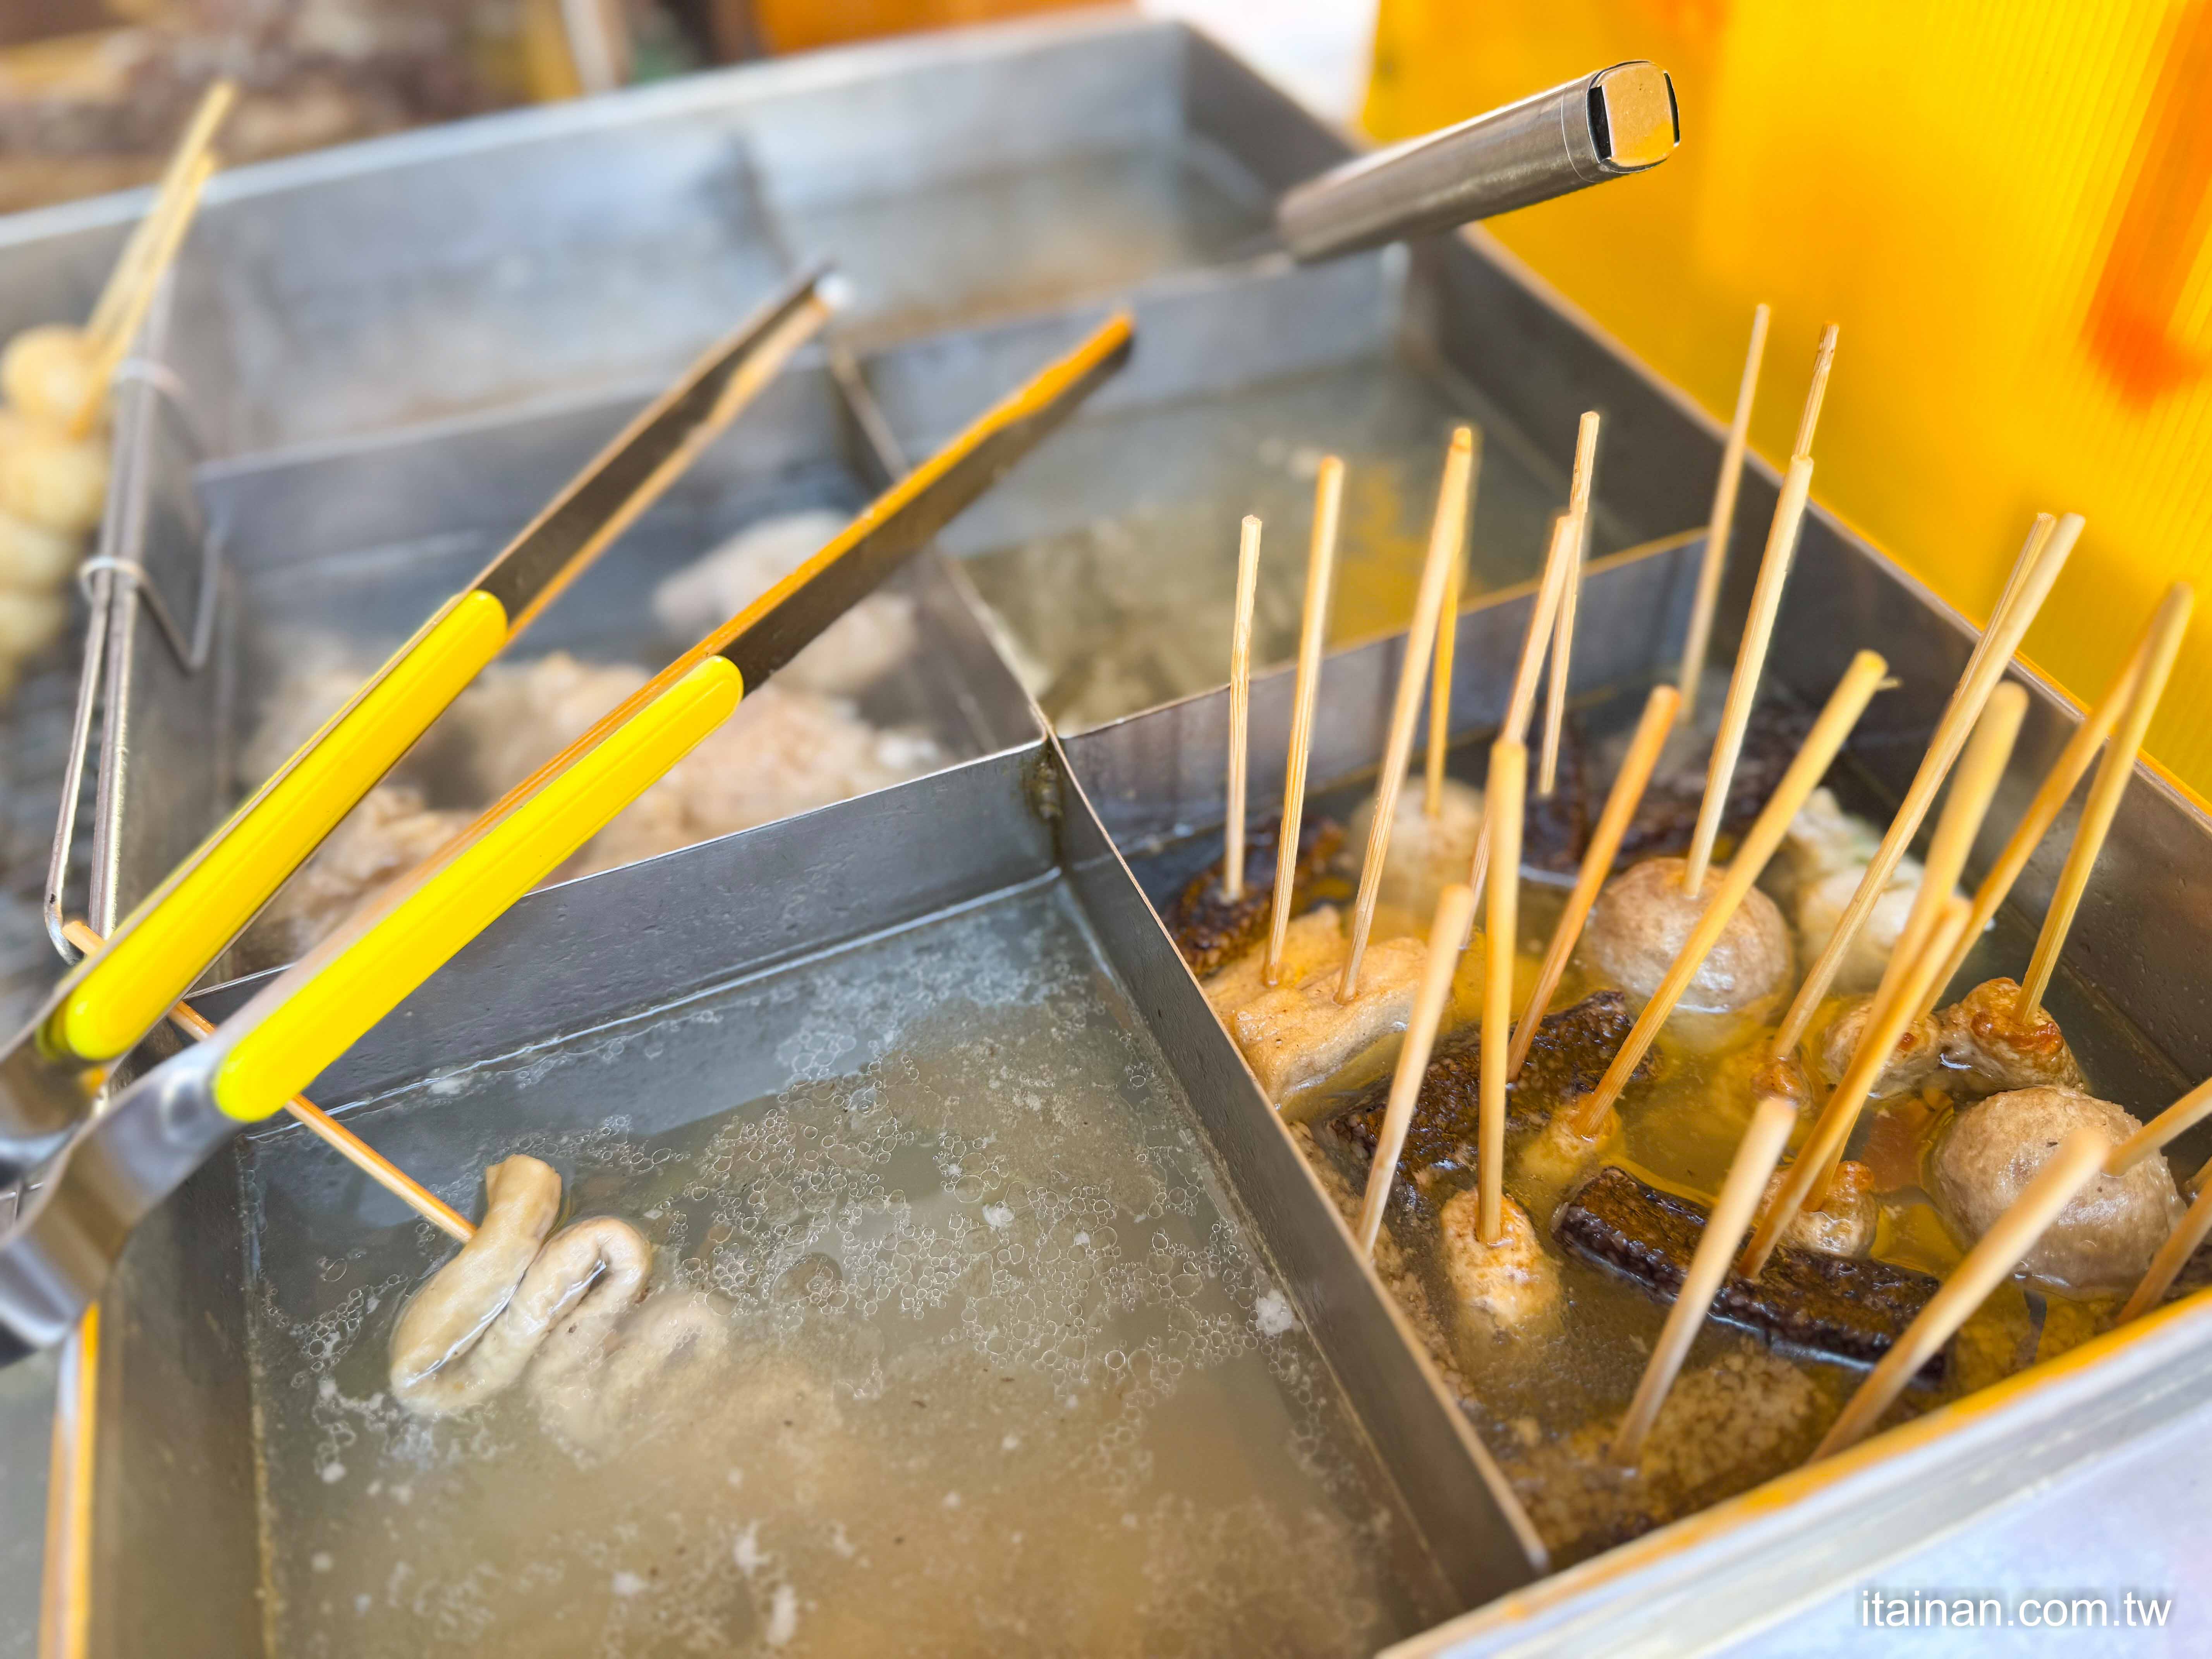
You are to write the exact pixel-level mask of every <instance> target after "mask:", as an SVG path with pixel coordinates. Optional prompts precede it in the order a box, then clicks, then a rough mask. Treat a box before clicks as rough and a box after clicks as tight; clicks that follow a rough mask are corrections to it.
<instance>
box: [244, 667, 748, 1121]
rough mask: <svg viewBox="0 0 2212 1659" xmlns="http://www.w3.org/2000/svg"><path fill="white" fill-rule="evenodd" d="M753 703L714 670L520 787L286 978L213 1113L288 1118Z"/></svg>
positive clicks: (737, 683) (250, 1034)
mask: <svg viewBox="0 0 2212 1659" xmlns="http://www.w3.org/2000/svg"><path fill="white" fill-rule="evenodd" d="M743 696H744V676H743V675H742V674H740V673H739V672H738V668H737V665H736V664H734V663H732V662H731V661H730V660H729V659H727V658H726V657H708V658H707V659H704V660H703V661H701V662H699V663H697V664H696V665H694V666H693V667H692V668H691V670H690V671H689V672H688V673H686V674H684V676H683V678H680V679H678V681H676V683H675V684H672V685H671V686H670V687H668V689H667V690H664V691H662V692H661V693H660V694H659V696H655V697H653V698H652V699H651V701H649V702H646V703H645V704H644V705H643V706H642V707H641V708H638V709H637V710H636V711H635V712H634V713H633V714H630V715H629V718H628V719H627V720H623V722H622V723H621V724H620V725H619V726H615V727H614V728H613V729H612V730H611V731H608V732H605V735H603V736H601V737H600V738H599V740H598V741H597V742H596V743H594V744H592V747H590V748H589V749H587V750H585V751H584V752H583V753H582V754H580V755H579V756H577V757H576V758H575V759H574V761H572V762H570V763H568V765H567V766H566V767H565V768H563V769H560V770H558V771H554V770H552V769H551V766H550V765H549V767H548V768H547V769H544V770H541V771H540V772H539V773H538V774H537V775H535V776H533V777H532V778H531V779H530V780H528V781H526V782H525V783H524V784H522V785H521V786H520V787H518V788H517V789H516V790H515V791H514V792H513V794H511V795H510V796H509V797H508V798H507V801H506V802H504V803H502V804H501V806H500V807H499V808H495V810H494V812H493V814H492V815H490V817H489V821H488V822H487V823H485V825H484V827H483V829H480V830H479V831H477V833H476V834H475V835H474V836H471V837H470V838H468V839H467V840H465V841H464V842H461V843H460V844H459V845H458V846H457V847H456V848H453V850H452V851H450V852H449V853H448V854H446V855H445V856H444V857H443V858H442V860H441V861H440V862H439V863H438V864H437V865H436V866H434V867H433V868H432V869H430V870H429V871H428V872H427V873H426V874H424V875H423V876H422V877H421V878H419V879H417V880H416V882H415V883H414V884H412V885H411V886H410V888H408V889H407V890H405V891H404V893H403V894H401V895H399V896H397V897H395V898H394V899H392V900H391V901H390V902H388V903H387V904H386V906H385V908H382V909H381V910H380V912H379V913H378V914H377V915H375V917H374V920H373V921H368V923H367V924H366V926H365V927H360V928H359V929H358V930H356V929H354V928H349V929H348V930H346V932H345V933H341V934H340V935H338V936H337V938H335V939H332V940H331V943H330V945H329V946H327V947H325V949H323V950H319V951H316V952H315V953H314V954H313V955H311V956H309V957H307V959H306V960H305V961H304V962H302V963H301V964H300V966H299V967H298V968H295V969H292V970H291V971H290V973H288V974H287V975H286V976H285V977H286V978H287V979H290V978H293V977H294V976H295V975H298V976H301V982H300V983H298V984H296V986H295V987H294V988H293V989H291V990H290V991H289V994H286V995H285V997H284V1000H283V1001H281V1002H278V1003H277V1004H276V1006H274V1007H272V1008H270V1011H269V1012H267V1013H266V1014H265V1015H264V1016H262V1017H261V1018H259V1019H258V1020H256V1021H255V1022H254V1023H253V1024H252V1026H251V1027H250V1029H248V1030H246V1031H245V1032H243V1033H242V1034H241V1035H240V1036H239V1037H238V1038H237V1039H236V1040H235V1041H234V1042H233V1043H232V1044H231V1046H230V1052H229V1053H228V1055H226V1056H225V1058H224V1060H223V1061H222V1065H221V1066H219V1067H218V1068H217V1070H216V1075H215V1099H216V1104H217V1105H218V1106H220V1107H221V1108H222V1109H223V1110H224V1111H225V1112H227V1113H228V1114H229V1115H231V1116H233V1117H236V1118H242V1119H245V1120H247V1121H254V1120H258V1119H260V1118H264V1117H267V1116H269V1115H271V1114H272V1113H275V1112H277V1111H279V1110H281V1109H283V1105H284V1103H285V1102H286V1101H288V1100H289V1099H290V1098H291V1097H293V1096H294V1095H296V1094H298V1093H299V1092H301V1091H302V1090H303V1089H305V1088H306V1087H307V1085H308V1084H310V1083H311V1082H313V1080H314V1079H315V1077H316V1075H317V1074H318V1073H320V1072H321V1071H322V1070H323V1069H324V1067H325V1066H328V1065H329V1064H330V1063H331V1061H332V1060H336V1059H337V1057H338V1056H339V1055H340V1054H343V1053H344V1052H345V1051H346V1050H347V1049H348V1048H351V1047H352V1046H353V1044H354V1043H355V1042H356V1041H358V1040H359V1039H360V1038H361V1037H362V1036H363V1035H364V1034H365V1033H366V1032H367V1031H368V1029H369V1028H370V1027H371V1026H373V1025H374V1024H376V1023H377V1021H379V1020H380V1019H382V1018H384V1017H385V1015H386V1014H388V1013H390V1012H392V1009H394V1008H396V1007H398V1006H399V1004H400V1003H401V1002H402V1001H404V1000H405V999H406V997H407V995H408V994H410V992H412V991H413V990H414V989H415V987H416V986H418V985H420V984H421V983H422V981H424V980H426V979H428V978H429V976H430V975H432V974H434V973H435V972H436V971H437V970H438V969H440V968H441V967H443V966H444V965H445V964H446V963H447V962H448V961H450V960H451V959H452V958H453V956H454V955H455V954H456V953H457V952H458V951H459V950H460V949H461V947H462V946H463V945H466V944H467V943H468V942H469V941H470V940H471V939H474V938H475V937H476V936H477V934H478V933H482V932H483V930H484V929H485V928H486V927H489V926H490V925H491V924H492V922H493V921H495V920H496V919H497V918H498V917H499V915H500V914H501V912H502V911H504V910H505V909H507V907H508V906H509V905H511V904H513V902H515V901H516V900H517V899H519V898H520V897H521V896H523V895H524V894H525V893H526V892H528V891H529V890H531V889H532V888H533V887H535V886H536V885H538V883H539V882H541V881H543V880H544V878H546V877H547V876H549V875H550V874H551V873H552V872H553V871H554V870H555V869H556V868H557V867H558V866H560V864H561V863H562V860H566V859H567V858H568V855H569V854H572V853H574V851H575V850H576V849H577V848H580V847H581V846H582V845H583V844H584V843H585V842H587V841H589V840H590V839H591V838H592V836H596V835H597V834H599V831H600V830H601V829H605V827H606V825H607V823H609V821H610V820H611V819H612V818H613V817H615V815H616V814H617V813H618V812H620V811H622V810H623V808H624V807H625V806H628V805H629V804H630V802H632V801H633V800H635V799H637V798H638V796H640V795H641V794H642V793H645V791H646V790H647V788H648V787H650V786H651V785H652V784H653V782H654V781H656V780H657V779H659V777H660V776H661V775H662V774H663V773H665V772H666V771H667V770H668V769H669V768H670V767H671V766H673V765H675V764H676V763H677V762H678V761H679V760H681V759H683V758H684V756H685V755H687V754H689V753H690V751H691V750H692V749H693V748H694V747H695V746H696V744H698V743H699V741H700V740H701V739H702V738H704V737H706V735H707V734H708V732H712V731H713V730H714V728H715V727H716V726H720V724H721V723H722V722H723V721H724V720H727V719H728V718H729V717H730V715H731V714H732V712H733V711H734V710H735V709H736V708H737V706H738V701H739V699H740V698H742V697H743ZM549 774H550V775H549ZM278 988H280V987H271V989H272V990H276V989H278ZM248 1017H249V1016H246V1015H241V1016H240V1018H248Z"/></svg>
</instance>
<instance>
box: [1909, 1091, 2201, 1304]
mask: <svg viewBox="0 0 2212 1659" xmlns="http://www.w3.org/2000/svg"><path fill="white" fill-rule="evenodd" d="M2082 1127H2088V1128H2093V1129H2094V1130H2096V1131H2097V1132H2098V1133H2100V1134H2101V1135H2103V1136H2104V1137H2105V1138H2106V1139H2107V1140H2109V1141H2110V1142H2111V1143H2112V1145H2114V1146H2118V1145H2119V1143H2120V1142H2121V1141H2123V1140H2124V1139H2127V1138H2128V1137H2129V1136H2130V1135H2131V1134H2133V1133H2135V1132H2136V1130H2137V1129H2140V1128H2141V1127H2142V1124H2140V1123H2138V1122H2137V1121H2136V1119H2135V1118H2134V1116H2133V1115H2131V1114H2130V1113H2128V1112H2126V1111H2124V1110H2123V1109H2121V1108H2119V1107H2118V1106H2115V1105H2114V1104H2112V1102H2111V1101H2109V1100H2099V1099H2097V1098H2095V1097H2093V1096H2090V1095H2086V1094H2082V1093H2081V1092H2079V1091H2075V1090H2072V1089H2051V1088H2038V1089H2015V1090H2012V1091H2008V1092H2007V1093H2004V1094H2001V1095H1991V1096H1990V1097H1989V1098H1988V1099H1987V1100H1984V1101H1981V1102H1978V1103H1976V1104H1975V1105H1972V1106H1970V1107H1968V1108H1967V1109H1966V1110H1965V1111H1963V1112H1961V1113H1960V1114H1959V1115H1958V1116H1957V1118H1956V1119H1954V1121H1953V1122H1952V1125H1951V1129H1950V1132H1949V1133H1948V1134H1947V1135H1946V1136H1945V1137H1944V1139H1943V1143H1942V1146H1939V1147H1938V1148H1937V1149H1936V1157H1935V1159H1934V1170H1935V1176H1936V1191H1937V1193H1938V1194H1939V1195H1940V1197H1941V1198H1942V1202H1943V1207H1944V1210H1945V1211H1946V1212H1947V1213H1948V1215H1949V1216H1950V1218H1951V1219H1952V1220H1953V1221H1954V1222H1955V1223H1956V1224H1957V1225H1959V1226H1960V1228H1962V1229H1963V1230H1964V1231H1966V1235H1967V1236H1968V1237H1969V1238H1974V1239H1978V1238H1979V1237H1981V1236H1982V1235H1983V1234H1984V1233H1985V1232H1987V1231H1989V1229H1990V1226H1991V1225H1992V1224H1994V1223H1995V1222H1996V1219H1997V1218H1998V1217H1999V1216H2001V1215H2002V1214H2003V1213H2004V1212H2005V1211H2006V1210H2007V1209H2008V1208H2009V1207H2010V1206H2011V1204H2012V1202H2013V1200H2015V1199H2016V1198H2018V1197H2019V1196H2020V1194H2021V1190H2022V1189H2023V1188H2025V1187H2026V1186H2027V1183H2028V1182H2030V1181H2032V1180H2033V1179H2034V1177H2035V1175H2036V1172H2037V1171H2038V1170H2040V1169H2041V1168H2042V1167H2043V1164H2044V1161H2045V1159H2046V1158H2049V1157H2050V1156H2051V1152H2052V1150H2053V1149H2054V1148H2055V1147H2057V1146H2058V1144H2059V1143H2060V1142H2061V1141H2063V1140H2064V1139H2066V1137H2067V1135H2068V1134H2069V1133H2071V1132H2072V1131H2074V1130H2075V1129H2079V1128H2082ZM2181 1213H2182V1204H2181V1196H2180V1194H2179V1193H2177V1192H2176V1191H2175V1190H2174V1185H2173V1176H2172V1172H2171V1171H2170V1170H2167V1168H2166V1159H2165V1158H2164V1157H2162V1156H2160V1155H2159V1154H2157V1153H2153V1154H2152V1155H2151V1156H2150V1157H2148V1158H2144V1159H2143V1160H2142V1162H2141V1163H2140V1164H2136V1166H2135V1167H2134V1168H2132V1169H2130V1170H2129V1171H2128V1172H2127V1173H2126V1174H2125V1175H2123V1176H2112V1175H2105V1174H2102V1173H2100V1174H2099V1175H2097V1176H2095V1177H2094V1178H2093V1179H2092V1180H2091V1181H2090V1182H2089V1184H2088V1185H2087V1186H2086V1187H2084V1188H2082V1189H2081V1191H2080V1192H2079V1193H2077V1194H2075V1196H2074V1199H2073V1200H2072V1201H2071V1202H2070V1203H2069V1204H2068V1205H2067V1206H2066V1207H2065V1208H2064V1209H2063V1210H2061V1211H2060V1212H2058V1218H2057V1220H2056V1221H2054V1222H2053V1223H2051V1226H2050V1227H2049V1228H2048V1229H2047V1230H2045V1232H2044V1235H2043V1237H2041V1238H2040V1239H2039V1240H2037V1241H2036V1244H2035V1248H2034V1249H2032V1250H2030V1251H2029V1252H2028V1253H2027V1257H2026V1259H2025V1260H2024V1261H2022V1262H2021V1270H2022V1271H2023V1272H2025V1273H2028V1274H2029V1275H2031V1276H2032V1277H2033V1278H2036V1279H2047V1280H2049V1281H2051V1283H2052V1284H2053V1285H2057V1286H2059V1287H2061V1288H2063V1289H2065V1290H2068V1291H2073V1292H2075V1293H2076V1294H2095V1293H2099V1292H2104V1293H2118V1292H2119V1291H2124V1290H2126V1289H2127V1288H2128V1287H2129V1286H2130V1285H2133V1284H2135V1283H2136V1280H2138V1279H2141V1278H2142V1275H2143V1270H2144V1269H2145V1268H2147V1267H2149V1266H2150V1259H2151V1257H2152V1255H2154V1254H2155V1253H2156V1251H2157V1249H2158V1247H2159V1246H2160V1244H2161V1243H2164V1242H2165V1240H2166V1235H2167V1234H2169V1233H2171V1232H2172V1231H2173V1228H2174V1224H2175V1223H2177V1222H2178V1221H2179V1220H2180V1218H2181Z"/></svg>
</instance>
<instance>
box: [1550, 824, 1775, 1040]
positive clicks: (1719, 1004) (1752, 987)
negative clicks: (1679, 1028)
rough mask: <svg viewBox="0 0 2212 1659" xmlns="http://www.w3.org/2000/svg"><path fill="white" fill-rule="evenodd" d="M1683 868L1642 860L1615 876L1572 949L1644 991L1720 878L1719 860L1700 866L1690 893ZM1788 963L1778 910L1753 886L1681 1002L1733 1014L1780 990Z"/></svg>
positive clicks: (1634, 990)
mask: <svg viewBox="0 0 2212 1659" xmlns="http://www.w3.org/2000/svg"><path fill="white" fill-rule="evenodd" d="M1687 868H1688V866H1686V864H1685V863H1684V862H1683V860H1680V859H1677V858H1656V859H1646V860H1644V862H1643V863H1641V864H1639V865H1638V866H1635V867H1634V868H1633V869H1631V870H1627V871H1625V872H1622V873H1621V874H1620V875H1618V876H1615V877H1614V878H1613V879H1612V880H1611V881H1609V882H1607V884H1605V890H1604V891H1603V892H1601V893H1600V894H1599V895H1598V897H1597V902H1596V904H1595V905H1594V906H1593V907H1592V908H1591V909H1590V914H1589V921H1588V922H1587V923H1586V924H1585V925H1584V927H1583V936H1582V938H1581V939H1580V940H1579V941H1577V944H1576V945H1575V954H1576V955H1577V957H1580V958H1581V959H1582V960H1583V962H1584V963H1588V964H1589V967H1590V968H1591V969H1594V970H1595V972H1596V973H1598V974H1599V975H1601V976H1602V977H1603V978H1605V979H1607V980H1610V981H1612V982H1613V984H1615V985H1618V986H1620V987H1622V988H1623V989H1625V990H1626V991H1627V992H1628V994H1630V995H1631V996H1632V997H1634V998H1636V999H1637V1000H1639V1001H1641V1000H1643V999H1644V998H1646V997H1648V996H1650V994H1652V992H1654V991H1656V990H1657V989H1658V988H1659V983H1660V981H1662V980H1663V979H1665V978H1666V977H1667V970H1668V969H1669V968H1671V967H1672V966H1673V965H1674V958H1675V957H1677V956H1679V955H1680V953H1681V950H1682V945H1683V943H1684V942H1685V941H1686V939H1688V938H1689V937H1690V934H1691V932H1692V930H1693V929H1694V928H1695V927H1697V925H1698V921H1699V918H1700V917H1702V916H1703V915H1705V906H1706V905H1707V904H1708V903H1709V902H1711V898H1712V895H1713V893H1714V891H1715V890H1717V889H1718V888H1719V886H1720V884H1721V882H1722V879H1723V871H1722V870H1721V869H1720V868H1719V866H1714V867H1713V868H1711V869H1709V870H1707V871H1706V872H1705V890H1704V891H1703V892H1701V893H1699V895H1698V896H1696V897H1695V898H1692V897H1691V896H1689V895H1688V894H1686V893H1685V892H1684V891H1683V890H1682V876H1683V873H1684V872H1685V871H1686V869H1687ZM1793 966H1794V963H1793V962H1792V959H1791V955H1790V930H1789V928H1788V927H1786V926H1785V925H1784V922H1783V920H1782V913H1781V912H1780V911H1779V910H1778V909H1776V908H1774V901H1773V900H1772V899H1771V898H1769V897H1767V896H1766V895H1765V894H1764V893H1762V892H1760V891H1759V890H1758V889H1757V888H1756V887H1754V888H1753V889H1752V890H1750V891H1749V892H1748V893H1746V894H1745V895H1744V897H1743V902H1742V903H1741V904H1740V905H1738V906H1737V907H1736V912H1735V915H1733V916H1730V917H1729V923H1728V926H1727V927H1725V928H1723V929H1722V931H1721V936H1720V939H1719V940H1718V941H1717V943H1716V944H1715V945H1713V948H1712V949H1711V951H1709V952H1707V954H1706V956H1705V961H1704V962H1702V963H1699V966H1698V971H1697V974H1696V975H1695V977H1693V978H1692V980H1691V981H1690V988H1689V989H1688V990H1686V991H1685V992H1684V993H1683V994H1682V1000H1681V1002H1680V1007H1681V1008H1682V1009H1683V1010H1684V1011H1685V1012H1689V1013H1698V1014H1727V1013H1734V1012H1736V1011H1737V1010H1738V1009H1741V1008H1746V1007H1748V1006H1751V1005H1752V1004H1753V1003H1754V1002H1757V1001H1759V1000H1760V999H1761V998H1763V997H1768V996H1771V995H1773V994H1775V993H1776V992H1778V991H1780V990H1781V989H1782V988H1783V987H1784V986H1785V985H1787V984H1788V983H1789V980H1790V969H1791V968H1792V967H1793Z"/></svg>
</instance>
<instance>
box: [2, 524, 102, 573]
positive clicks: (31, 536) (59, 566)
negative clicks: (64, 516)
mask: <svg viewBox="0 0 2212 1659" xmlns="http://www.w3.org/2000/svg"><path fill="white" fill-rule="evenodd" d="M83 545H84V544H83V542H82V539H81V538H78V537H76V536H69V535H64V534H63V533H62V532H60V531H58V530H49V529H47V528H46V526H44V525H38V524H33V523H32V522H31V521H30V520H28V519H19V518H17V517H16V516H15V514H14V513H6V512H0V588H12V589H15V590H16V591H17V592H25V593H51V592H54V591H55V590H56V589H57V588H59V587H61V586H64V584H66V583H67V582H68V580H69V579H70V572H71V571H73V570H75V569H76V565H77V560H78V559H79V558H80V557H81V556H82V549H83Z"/></svg>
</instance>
